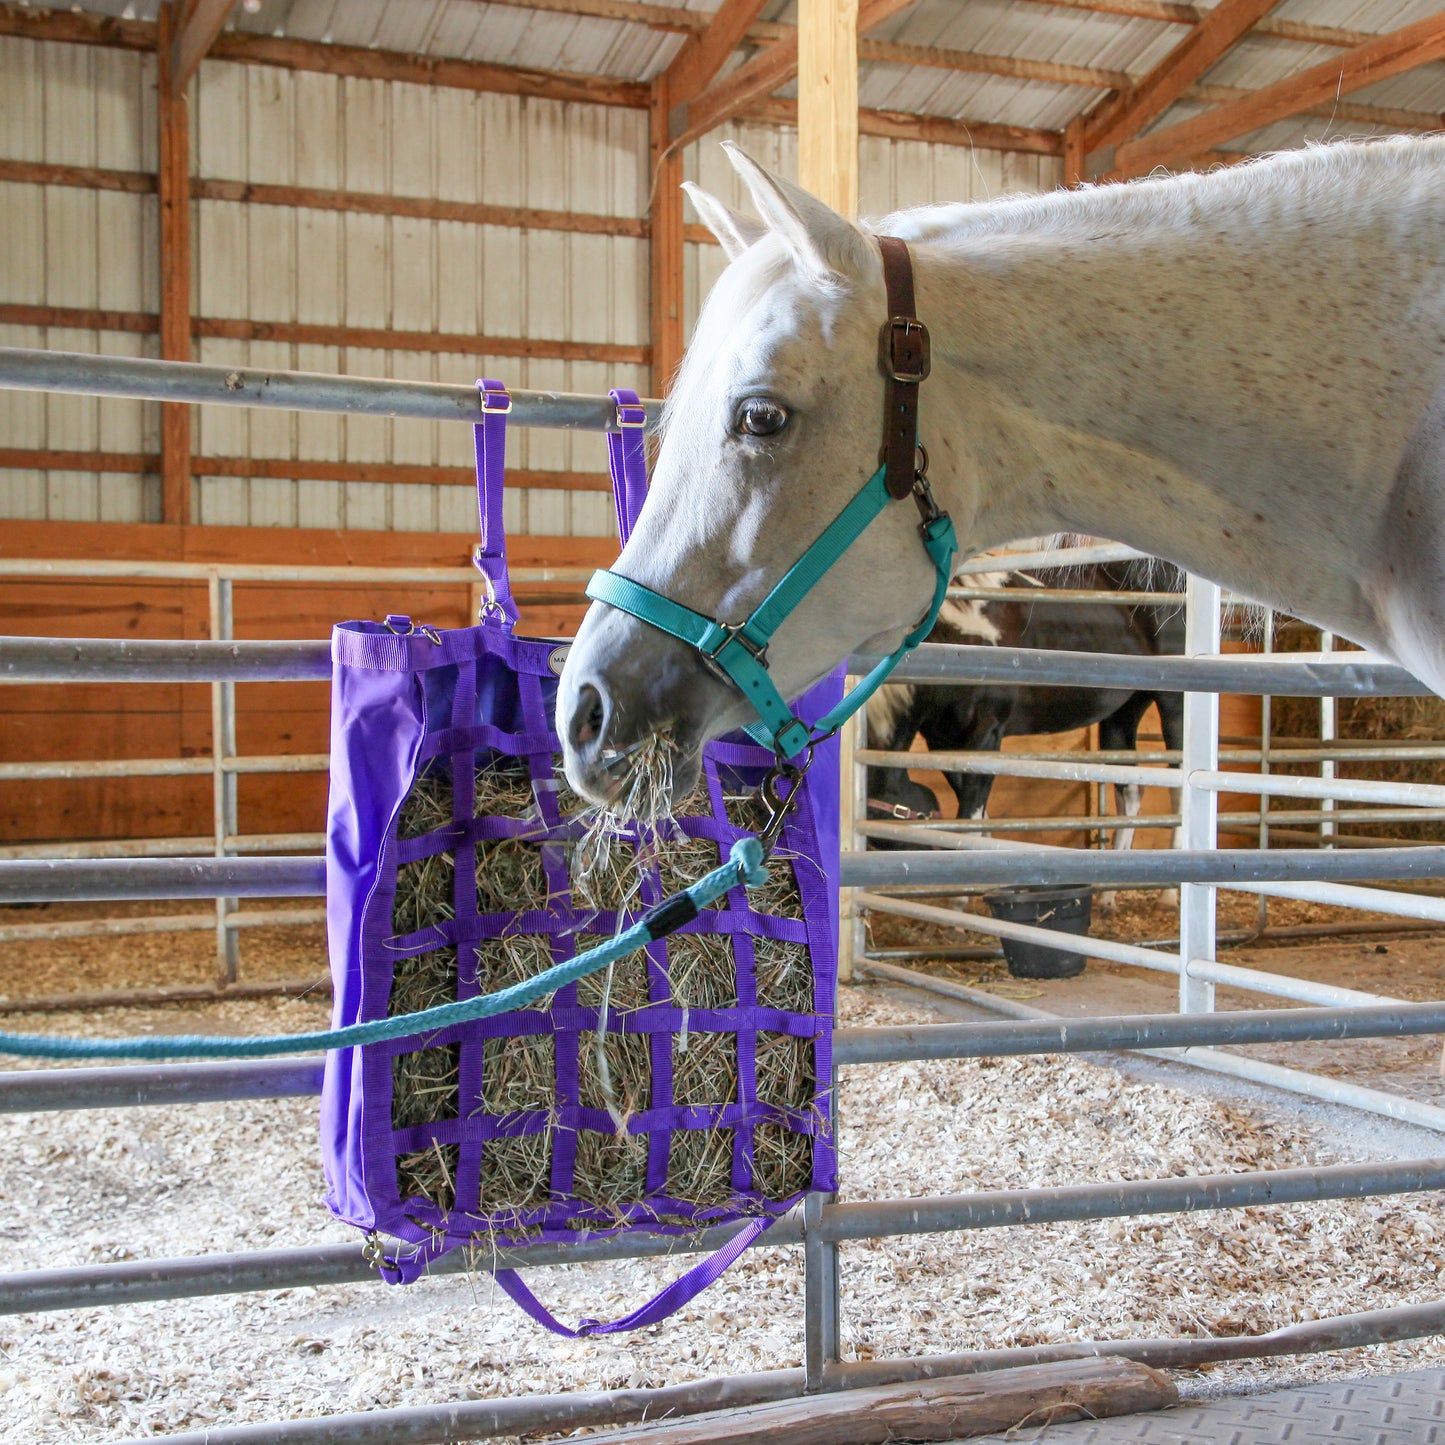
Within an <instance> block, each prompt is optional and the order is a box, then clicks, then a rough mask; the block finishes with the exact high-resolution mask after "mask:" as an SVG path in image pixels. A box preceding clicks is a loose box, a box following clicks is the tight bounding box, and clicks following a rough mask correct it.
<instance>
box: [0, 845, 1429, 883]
mask: <svg viewBox="0 0 1445 1445" xmlns="http://www.w3.org/2000/svg"><path fill="white" fill-rule="evenodd" d="M994 841H996V842H1002V841H1005V840H1001V839H996V840H994ZM20 866H22V865H19V864H7V865H3V866H0V886H3V879H4V876H5V871H4V870H5V868H8V867H20ZM167 866H174V865H167ZM841 868H842V873H841V877H842V882H843V885H844V886H845V887H853V888H893V887H903V886H906V885H909V884H913V885H923V886H926V887H941V888H951V887H963V886H968V885H985V884H987V885H990V886H999V887H1003V886H1008V885H1030V884H1038V885H1040V886H1049V887H1053V886H1055V885H1063V884H1071V885H1072V884H1079V885H1084V884H1089V883H1097V884H1099V885H1100V886H1103V887H1116V888H1124V887H1140V886H1145V885H1150V884H1155V885H1162V886H1166V887H1167V886H1170V885H1172V884H1175V883H1181V882H1190V883H1215V884H1219V885H1220V886H1231V887H1232V886H1233V885H1234V884H1236V883H1241V884H1242V883H1275V882H1284V881H1287V880H1290V879H1310V880H1313V879H1331V880H1344V879H1369V880H1377V879H1381V878H1398V879H1407V878H1440V877H1445V846H1442V845H1439V844H1433V843H1431V844H1421V845H1419V846H1418V847H1407V848H1340V849H1336V850H1333V851H1332V852H1329V853H1320V852H1317V851H1316V850H1314V849H1294V848H1278V849H1271V850H1270V851H1268V852H1262V851H1260V850H1259V849H1257V848H1223V849H1218V850H1215V851H1210V850H1207V849H1184V848H1181V849H1164V848H1159V849H1150V850H1139V851H1113V850H1109V851H1104V850H1098V849H1087V848H1040V847H1035V846H1033V845H1017V846H1016V847H1015V848H1000V849H991V848H990V849H981V850H979V851H976V852H975V851H970V852H966V853H964V852H953V851H948V852H942V851H936V850H931V849H930V850H928V851H924V852H916V851H910V850H905V849H900V850H898V851H897V852H874V853H844V854H843V855H842V864H841Z"/></svg>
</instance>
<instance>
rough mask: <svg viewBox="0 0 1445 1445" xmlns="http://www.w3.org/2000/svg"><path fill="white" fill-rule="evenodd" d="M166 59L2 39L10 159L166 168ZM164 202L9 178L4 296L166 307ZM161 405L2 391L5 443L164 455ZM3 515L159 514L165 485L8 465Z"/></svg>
mask: <svg viewBox="0 0 1445 1445" xmlns="http://www.w3.org/2000/svg"><path fill="white" fill-rule="evenodd" d="M154 97H155V67H154V65H153V64H152V63H151V61H150V60H149V59H148V58H143V57H141V56H138V55H134V54H130V53H128V52H125V51H119V50H105V49H101V48H99V47H96V46H88V45H40V44H37V43H36V42H34V41H30V40H16V39H7V38H0V156H4V157H5V158H7V159H12V160H26V161H48V162H51V163H53V164H59V165H74V166H100V167H105V168H107V169H113V170H123V171H154V170H155V167H156V124H155V103H154ZM157 226H158V217H157V208H156V199H155V197H154V196H147V195H131V194H126V193H123V192H118V191H102V190H82V189H79V188H76V187H71V186H37V185H20V184H15V183H13V182H12V183H6V184H3V185H0V301H6V302H16V303H20V304H25V305H46V306H67V307H82V308H85V309H88V310H106V311H131V312H135V311H150V312H154V311H155V310H156V309H157V307H158V306H159V304H160V300H159V289H160V287H159V276H158V271H157V259H156V257H157V250H158V245H159V242H158V238H157ZM0 344H3V345H6V346H43V347H50V348H53V349H55V350H60V351H90V352H101V353H104V354H106V355H118V356H155V355H157V354H158V343H157V341H156V338H155V337H153V336H143V335H136V334H130V333H126V332H121V331H77V330H69V329H61V328H58V327H49V328H43V329H42V328H40V327H28V326H3V325H0ZM159 445H160V416H159V410H158V408H154V407H146V406H143V405H141V404H140V403H139V402H128V401H101V400H98V399H95V398H91V397H79V396H75V397H71V396H41V395H38V394H35V393H31V392H19V391H0V446H7V447H26V448H49V449H55V450H63V451H105V452H124V453H137V452H155V451H156V450H157V449H158V448H159ZM0 515H3V516H7V517H36V518H51V519H53V520H55V521H106V522H145V521H156V520H159V517H160V479H159V478H158V477H144V476H139V475H136V474H134V473H120V472H114V473H105V472H102V473H98V474H97V473H94V472H41V471H13V470H0Z"/></svg>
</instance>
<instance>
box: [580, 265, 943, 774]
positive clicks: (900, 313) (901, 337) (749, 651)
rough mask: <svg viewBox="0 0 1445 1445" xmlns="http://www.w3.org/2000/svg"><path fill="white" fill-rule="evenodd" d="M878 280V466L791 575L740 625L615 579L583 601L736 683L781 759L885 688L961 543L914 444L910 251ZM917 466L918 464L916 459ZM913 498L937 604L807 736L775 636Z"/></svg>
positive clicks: (916, 378)
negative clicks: (682, 648)
mask: <svg viewBox="0 0 1445 1445" xmlns="http://www.w3.org/2000/svg"><path fill="white" fill-rule="evenodd" d="M879 245H880V246H881V247H882V251H883V277H884V282H885V284H886V287H887V291H888V320H887V321H885V322H884V323H883V327H882V330H881V331H880V333H879V344H878V363H879V369H880V370H881V371H882V372H883V375H884V378H885V383H886V396H885V408H884V425H883V446H882V448H881V454H880V460H881V462H882V465H881V466H880V467H879V468H878V470H877V471H876V472H874V473H873V475H872V476H871V477H869V479H868V480H867V481H866V482H865V483H864V484H863V486H862V488H861V489H860V490H859V492H858V493H857V495H856V496H855V497H854V498H853V500H852V501H850V502H849V503H848V505H847V506H846V507H844V508H843V510H842V511H841V512H840V513H839V514H838V515H837V516H836V517H835V518H834V519H833V521H832V522H830V523H829V524H828V526H827V528H826V529H825V530H824V532H823V535H822V536H821V537H819V538H818V539H817V541H816V542H814V543H813V544H812V546H811V547H809V548H808V550H807V551H806V552H804V553H803V555H802V556H801V557H800V558H799V559H798V560H797V561H796V562H795V563H794V564H793V565H792V567H790V568H789V569H788V571H787V572H786V573H785V574H784V575H783V578H782V580H781V581H780V582H778V584H777V585H776V586H775V587H774V588H773V589H772V591H771V592H769V593H768V595H767V596H766V597H765V598H764V599H763V601H762V603H761V604H760V605H759V606H758V607H757V608H756V609H755V610H754V611H753V613H752V615H751V616H750V617H748V618H747V619H746V621H743V622H738V623H727V622H718V621H716V620H715V619H714V618H711V617H705V616H704V615H703V614H702V613H700V612H694V611H693V610H692V608H690V607H684V606H683V605H682V603H680V602H674V601H673V600H672V599H671V598H670V597H664V596H663V595H662V594H661V593H660V592H655V591H653V589H652V588H650V587H645V586H643V585H642V584H641V583H640V582H634V581H632V579H631V578H629V577H623V576H620V575H619V574H618V573H616V572H612V571H609V570H602V571H599V572H595V573H593V575H592V580H591V581H590V582H589V583H588V584H587V595H588V596H589V597H590V598H592V599H593V600H594V601H597V602H604V603H606V604H607V605H609V606H611V607H616V608H618V609H619V610H620V611H622V612H627V613H630V614H631V615H632V616H633V617H636V618H639V619H640V620H641V621H643V622H647V623H650V624H651V625H652V626H653V627H656V628H658V629H659V630H660V631H662V632H666V633H668V634H669V635H670V636H673V637H676V638H679V639H680V640H681V641H683V642H686V643H689V644H691V645H692V646H693V647H695V648H696V649H697V650H698V652H699V653H701V655H702V658H703V661H704V662H705V663H707V665H708V666H709V667H710V668H711V669H712V670H713V671H714V672H716V673H717V674H719V675H720V676H721V677H723V678H724V679H725V680H726V681H728V682H730V683H732V684H733V685H734V686H735V687H736V688H737V689H738V691H739V692H741V693H742V695H743V697H744V698H746V699H747V701H748V702H749V703H750V704H751V705H752V708H753V710H754V711H755V712H756V713H757V714H758V719H759V720H758V722H756V723H754V724H752V725H751V726H750V727H749V728H748V729H747V731H748V732H749V733H750V734H752V736H753V737H755V738H756V739H757V740H758V741H759V742H761V743H763V744H764V745H765V746H768V747H770V748H772V749H773V751H774V752H776V753H777V754H778V755H779V756H780V757H782V758H787V759H792V758H795V757H797V756H798V755H799V754H800V753H803V752H805V751H806V750H807V749H808V748H809V747H810V746H811V745H812V744H813V743H816V742H819V741H821V740H822V739H823V738H825V737H829V736H831V734H833V733H834V732H836V731H837V730H838V728H840V727H841V726H842V725H843V724H844V723H845V722H846V721H847V720H848V719H849V718H850V717H852V716H853V714H854V713H855V712H857V711H858V709H859V708H860V707H862V706H863V704H864V703H865V702H867V701H868V699H869V698H870V697H871V696H872V695H873V694H874V693H875V692H876V691H877V690H878V688H879V687H880V686H881V685H882V684H883V682H884V681H885V679H886V678H887V677H888V675H889V673H891V672H892V671H893V669H894V668H895V667H896V666H897V665H898V663H899V662H900V661H901V660H902V659H903V657H904V656H905V655H906V654H907V653H908V652H910V651H912V650H913V648H915V647H917V646H918V644H919V643H920V642H922V641H923V639H924V638H925V637H927V636H928V634H929V632H930V631H932V629H933V624H934V623H935V622H936V621H937V619H938V612H939V609H940V608H941V607H942V605H943V599H944V596H945V594H946V592H947V588H948V583H949V579H950V577H951V576H952V573H953V557H954V553H955V552H956V551H957V547H958V543H957V540H956V538H955V536H954V530H953V523H952V521H950V520H949V517H948V514H947V513H946V512H941V511H939V509H938V507H937V506H936V505H935V504H934V501H933V494H932V492H931V490H930V489H929V486H928V480H927V475H926V473H927V454H926V453H924V452H923V450H922V448H921V447H920V446H919V445H918V385H919V383H920V382H921V381H923V380H924V378H925V377H927V375H928V371H929V355H928V330H927V328H926V327H925V326H924V325H923V323H922V322H921V321H919V320H918V318H917V317H916V316H914V315H913V310H914V305H913V267H912V262H911V258H910V257H909V254H908V247H907V246H906V245H905V244H904V243H903V242H902V241H899V240H896V239H895V238H893V237H891V236H884V237H880V239H879ZM920 456H921V457H922V464H921V465H920V464H919V461H918V459H919V458H920ZM907 496H912V497H913V498H914V500H915V501H916V503H917V504H918V509H919V514H920V517H921V521H920V524H919V535H920V538H921V540H922V542H923V547H924V550H925V551H926V552H927V554H928V558H929V560H930V561H931V562H932V563H933V567H934V574H935V575H934V588H933V598H932V600H931V602H930V604H929V608H928V611H927V613H926V614H925V616H924V618H923V620H922V621H921V622H920V623H919V624H918V626H917V627H915V628H914V629H913V630H912V631H911V632H910V633H909V634H908V635H907V636H906V637H905V638H904V639H903V642H902V644H901V645H900V646H899V647H898V648H897V649H896V650H895V651H894V652H892V653H890V654H889V655H888V656H887V657H885V658H884V659H883V660H882V661H881V662H879V663H878V664H877V665H876V666H875V667H874V668H873V670H872V671H871V672H870V673H869V674H868V676H867V677H865V678H864V679H863V681H862V682H860V683H859V684H858V685H857V686H856V687H854V688H853V689H852V691H851V692H849V693H848V694H847V695H846V696H845V697H844V698H843V699H842V701H841V702H839V703H838V705H837V706H836V707H835V708H833V709H832V710H831V711H830V712H828V713H826V714H825V715H824V716H823V717H821V718H819V720H818V721H817V723H816V724H814V725H813V727H811V728H810V727H809V726H808V725H807V724H806V723H804V722H803V721H802V720H801V719H800V718H798V717H797V716H796V715H795V714H794V713H793V710H792V709H791V708H790V707H789V706H788V704H787V702H786V701H785V700H784V698H783V696H782V694H781V693H780V692H779V691H778V689H777V686H776V684H774V682H773V680H772V677H771V676H770V675H769V673H768V660H767V650H768V644H769V643H770V642H771V641H772V639H773V635H774V633H776V632H777V630H778V628H779V627H781V626H782V624H783V623H784V622H785V621H786V620H787V618H788V617H789V616H790V615H791V614H792V613H793V611H794V610H795V609H796V608H797V606H798V604H799V603H800V602H801V601H802V600H803V598H804V597H805V596H807V594H808V593H809V592H810V591H812V589H813V588H814V587H815V586H816V585H817V584H818V582H819V581H820V580H821V579H822V577H823V576H824V574H825V573H827V572H828V570H829V569H830V568H831V567H832V566H833V565H834V564H835V563H836V562H837V561H838V560H839V558H841V557H842V556H843V554H844V553H845V552H846V551H847V550H848V548H849V547H851V546H852V545H853V543H854V542H855V541H857V539H858V538H859V537H860V536H861V535H862V533H863V532H864V531H865V530H866V529H867V528H868V526H869V524H870V523H871V522H872V521H873V520H874V519H875V518H876V517H878V516H879V515H880V514H881V513H882V512H883V511H885V510H886V509H887V507H888V505H889V503H890V502H892V501H895V500H899V499H901V498H903V497H907Z"/></svg>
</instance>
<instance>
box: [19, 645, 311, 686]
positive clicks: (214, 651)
mask: <svg viewBox="0 0 1445 1445" xmlns="http://www.w3.org/2000/svg"><path fill="white" fill-rule="evenodd" d="M330 676H331V644H330V643H329V642H191V641H185V642H169V641H166V642H155V641H150V640H144V639H130V638H110V637H78V638H60V637H4V638H0V681H3V682H114V683H121V682H321V681H325V680H327V679H329V678H330Z"/></svg>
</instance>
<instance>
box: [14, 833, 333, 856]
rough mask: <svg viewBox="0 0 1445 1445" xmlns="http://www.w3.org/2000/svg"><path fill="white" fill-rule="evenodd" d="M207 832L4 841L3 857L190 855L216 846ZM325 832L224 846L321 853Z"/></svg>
mask: <svg viewBox="0 0 1445 1445" xmlns="http://www.w3.org/2000/svg"><path fill="white" fill-rule="evenodd" d="M215 842H216V840H215V839H214V838H213V837H211V836H210V835H209V834H206V835H204V836H201V835H197V836H195V837H191V838H83V839H80V840H78V841H76V842H71V843H7V844H4V845H3V846H0V860H4V859H6V858H189V857H190V856H191V855H192V854H196V853H200V852H202V851H203V850H204V849H206V848H212V847H214V846H215ZM325 846H326V834H325V833H239V834H228V835H227V837H226V848H227V850H228V851H232V852H237V853H288V852H295V851H296V850H297V849H300V848H311V849H314V850H316V851H317V852H320V851H321V850H322V849H323V848H324V847H325Z"/></svg>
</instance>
